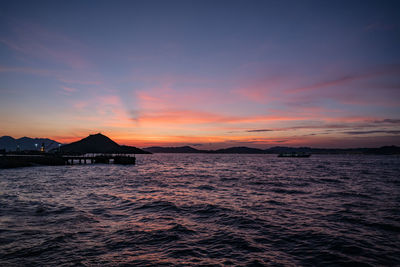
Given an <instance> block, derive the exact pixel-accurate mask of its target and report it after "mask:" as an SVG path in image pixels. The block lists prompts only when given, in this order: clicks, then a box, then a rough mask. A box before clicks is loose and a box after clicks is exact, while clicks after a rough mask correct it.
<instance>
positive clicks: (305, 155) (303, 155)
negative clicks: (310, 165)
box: [278, 152, 311, 158]
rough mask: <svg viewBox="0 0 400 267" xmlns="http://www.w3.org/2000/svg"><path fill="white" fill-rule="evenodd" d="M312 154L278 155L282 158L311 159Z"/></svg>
mask: <svg viewBox="0 0 400 267" xmlns="http://www.w3.org/2000/svg"><path fill="white" fill-rule="evenodd" d="M310 156H311V154H306V153H294V152H293V153H281V154H279V155H278V157H281V158H309V157H310Z"/></svg>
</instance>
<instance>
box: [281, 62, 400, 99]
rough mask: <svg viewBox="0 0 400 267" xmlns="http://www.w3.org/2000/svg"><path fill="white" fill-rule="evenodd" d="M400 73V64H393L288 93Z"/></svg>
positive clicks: (299, 88)
mask: <svg viewBox="0 0 400 267" xmlns="http://www.w3.org/2000/svg"><path fill="white" fill-rule="evenodd" d="M399 73H400V66H399V65H392V66H385V67H383V68H381V69H378V70H372V71H368V72H364V73H353V74H346V75H343V76H341V77H338V78H333V79H331V80H326V81H321V82H317V83H314V84H311V85H308V86H304V87H298V88H294V89H290V90H287V91H286V92H287V93H302V92H306V91H314V90H319V89H322V88H327V87H333V86H339V85H345V84H349V83H352V82H354V81H359V80H365V79H369V78H373V77H378V76H383V75H389V74H399Z"/></svg>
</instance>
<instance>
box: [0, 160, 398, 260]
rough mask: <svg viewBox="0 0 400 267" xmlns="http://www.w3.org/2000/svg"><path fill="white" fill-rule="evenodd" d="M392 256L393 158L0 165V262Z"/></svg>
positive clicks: (394, 211)
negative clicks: (10, 166)
mask: <svg viewBox="0 0 400 267" xmlns="http://www.w3.org/2000/svg"><path fill="white" fill-rule="evenodd" d="M399 263H400V158H399V157H395V156H354V155H353V156H346V155H340V156H328V155H313V156H312V157H311V158H277V157H276V156H275V155H203V154H198V155H196V154H192V155H188V154H156V155H140V156H138V160H137V165H136V166H117V165H82V166H77V165H75V166H58V167H31V168H19V169H9V170H0V265H2V266H14V265H15V266H32V265H33V266H43V265H45V266H57V265H66V266H69V265H77V266H80V265H84V266H110V265H111V266H115V265H139V266H177V265H178V266H193V265H199V266H200V265H210V266H218V265H234V266H237V265H239V266H262V265H266V266H271V265H272V266H274V265H276V266H279V265H284V266H294V265H296V266H297V265H306V266H309V265H318V266H327V265H349V266H350V265H351V266H353V265H356V264H358V265H366V266H368V265H372V266H376V265H398V264H399Z"/></svg>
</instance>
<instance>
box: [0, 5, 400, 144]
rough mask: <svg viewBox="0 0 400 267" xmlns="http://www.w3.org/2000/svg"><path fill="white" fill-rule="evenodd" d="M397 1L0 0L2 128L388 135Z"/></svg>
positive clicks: (192, 136) (360, 140)
mask: <svg viewBox="0 0 400 267" xmlns="http://www.w3.org/2000/svg"><path fill="white" fill-rule="evenodd" d="M399 14H400V2H399V1H382V0H377V1H367V0H365V1H340V0H338V1H307V0H298V1H297V0H293V1H286V0H279V1H278V0H273V1H272V0H271V1H267V0H266V1H252V0H249V1H235V0H231V1H219V0H213V1H208V0H197V1H194V0H185V1H167V0H165V1H153V0H148V1H144V0H143V1H134V0H132V1H94V0H92V1H88V0H82V1H77V0H72V1H40V0H37V1H19V0H13V1H7V0H3V1H1V2H0V136H2V135H9V136H13V137H15V138H20V137H23V136H29V137H47V138H51V139H54V140H56V141H59V142H62V143H69V142H73V141H76V140H79V139H81V138H83V137H86V136H87V135H89V134H93V133H98V132H101V133H103V134H105V135H107V136H109V137H110V138H112V139H113V140H115V141H117V142H118V143H120V144H126V145H133V146H137V147H148V146H183V145H190V146H193V147H195V148H198V149H213V148H225V147H232V146H248V147H257V148H268V147H273V146H311V147H338V148H347V147H378V146H384V145H400V49H399V48H400V15H399Z"/></svg>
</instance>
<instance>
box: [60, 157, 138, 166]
mask: <svg viewBox="0 0 400 267" xmlns="http://www.w3.org/2000/svg"><path fill="white" fill-rule="evenodd" d="M62 158H63V159H64V161H65V164H66V165H74V164H93V163H105V164H109V163H114V164H123V165H128V164H135V163H136V157H135V156H121V155H117V156H114V155H97V156H62Z"/></svg>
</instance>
